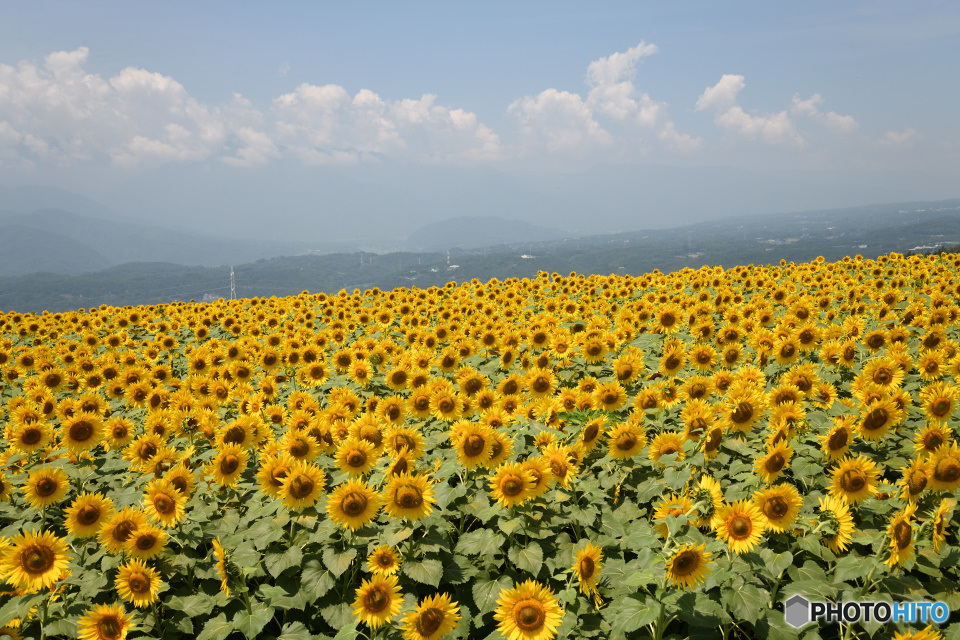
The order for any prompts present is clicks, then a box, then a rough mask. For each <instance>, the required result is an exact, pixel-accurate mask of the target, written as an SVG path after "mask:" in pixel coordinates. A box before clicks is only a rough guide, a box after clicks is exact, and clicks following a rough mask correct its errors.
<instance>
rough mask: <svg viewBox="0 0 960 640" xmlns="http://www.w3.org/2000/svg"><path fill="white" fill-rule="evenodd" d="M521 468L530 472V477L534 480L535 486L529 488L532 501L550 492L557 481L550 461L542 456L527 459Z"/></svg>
mask: <svg viewBox="0 0 960 640" xmlns="http://www.w3.org/2000/svg"><path fill="white" fill-rule="evenodd" d="M521 466H522V467H523V468H524V469H525V470H526V471H528V472H530V477H531V478H532V479H533V484H531V485H530V487H529V488H528V491H529V493H530V498H531V499H533V498H535V497H537V496H540V495H543V494H544V493H546V492H547V491H549V490H550V486H551V485H552V484H553V483H554V482H555V481H556V478H555V477H554V475H553V471H552V470H551V468H550V463H549V461H547V460H546V459H545V458H543V457H542V456H533V457H530V458H527V459H526V460H524V461H523V462H522V463H521Z"/></svg>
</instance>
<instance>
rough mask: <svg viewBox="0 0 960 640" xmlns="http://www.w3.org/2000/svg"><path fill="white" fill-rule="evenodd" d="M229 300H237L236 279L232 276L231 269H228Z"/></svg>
mask: <svg viewBox="0 0 960 640" xmlns="http://www.w3.org/2000/svg"><path fill="white" fill-rule="evenodd" d="M230 299H231V300H236V299H237V279H236V278H235V277H234V276H233V267H230Z"/></svg>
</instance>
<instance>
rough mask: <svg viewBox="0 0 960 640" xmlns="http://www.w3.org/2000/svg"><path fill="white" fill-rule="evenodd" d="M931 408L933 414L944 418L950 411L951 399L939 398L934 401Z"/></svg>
mask: <svg viewBox="0 0 960 640" xmlns="http://www.w3.org/2000/svg"><path fill="white" fill-rule="evenodd" d="M930 410H931V412H932V413H933V415H935V416H937V417H938V418H942V417H943V416H945V415H947V414H948V413H950V401H949V400H947V399H946V398H937V400H936V401H934V403H933V406H932V407H930Z"/></svg>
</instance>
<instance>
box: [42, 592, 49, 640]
mask: <svg viewBox="0 0 960 640" xmlns="http://www.w3.org/2000/svg"><path fill="white" fill-rule="evenodd" d="M48 602H50V595H47V597H45V598H44V599H43V602H41V603H40V640H46V637H47V603H48Z"/></svg>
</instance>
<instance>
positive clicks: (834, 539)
mask: <svg viewBox="0 0 960 640" xmlns="http://www.w3.org/2000/svg"><path fill="white" fill-rule="evenodd" d="M820 522H821V524H825V525H826V526H827V527H828V529H829V530H828V531H827V532H826V533H824V535H823V543H824V544H825V545H827V547H828V548H829V549H830V550H831V551H833V552H834V553H842V552H843V551H845V550H846V549H847V547H849V546H850V543H851V542H853V537H852V535H851V534H852V533H853V531H854V528H855V527H854V525H853V516H852V515H850V507H848V506H847V503H846V502H845V501H844V500H842V499H839V498H834V497H832V496H824V497H821V498H820Z"/></svg>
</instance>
